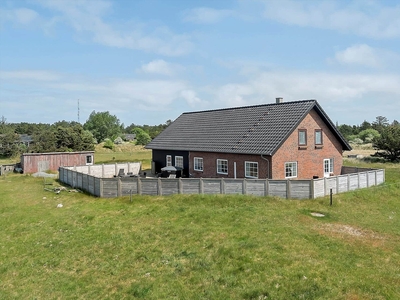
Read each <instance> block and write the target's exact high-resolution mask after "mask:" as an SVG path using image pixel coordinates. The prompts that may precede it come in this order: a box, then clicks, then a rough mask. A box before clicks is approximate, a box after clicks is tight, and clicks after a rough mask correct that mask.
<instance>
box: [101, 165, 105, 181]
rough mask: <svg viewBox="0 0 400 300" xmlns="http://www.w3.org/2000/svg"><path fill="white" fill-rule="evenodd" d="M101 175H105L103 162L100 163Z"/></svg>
mask: <svg viewBox="0 0 400 300" xmlns="http://www.w3.org/2000/svg"><path fill="white" fill-rule="evenodd" d="M101 177H103V178H104V177H105V172H104V164H102V165H101Z"/></svg>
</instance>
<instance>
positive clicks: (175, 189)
mask: <svg viewBox="0 0 400 300" xmlns="http://www.w3.org/2000/svg"><path fill="white" fill-rule="evenodd" d="M159 182H161V194H162V195H173V194H179V179H173V180H171V179H168V178H162V179H160V181H159Z"/></svg>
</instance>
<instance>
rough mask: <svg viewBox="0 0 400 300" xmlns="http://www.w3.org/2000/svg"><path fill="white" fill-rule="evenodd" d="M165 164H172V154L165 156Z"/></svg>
mask: <svg viewBox="0 0 400 300" xmlns="http://www.w3.org/2000/svg"><path fill="white" fill-rule="evenodd" d="M165 166H166V167H169V166H172V155H167V156H166V157H165Z"/></svg>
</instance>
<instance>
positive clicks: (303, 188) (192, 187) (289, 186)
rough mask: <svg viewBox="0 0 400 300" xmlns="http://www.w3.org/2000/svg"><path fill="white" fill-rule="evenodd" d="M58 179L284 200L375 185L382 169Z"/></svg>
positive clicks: (63, 173) (87, 187) (117, 192)
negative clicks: (274, 176) (320, 174)
mask: <svg viewBox="0 0 400 300" xmlns="http://www.w3.org/2000/svg"><path fill="white" fill-rule="evenodd" d="M59 179H60V181H61V182H63V183H65V184H68V185H70V186H72V187H73V188H78V189H80V190H83V191H85V192H88V193H90V194H92V195H95V196H98V197H104V198H112V197H118V196H127V195H130V194H138V195H172V194H244V195H257V196H278V197H281V198H287V199H314V198H317V197H322V196H324V195H328V194H329V192H330V189H331V188H332V189H333V193H341V192H346V191H350V190H354V189H357V188H364V187H369V186H373V185H378V184H381V183H383V182H384V180H385V173H384V170H369V171H366V172H361V173H356V174H347V175H340V176H335V177H329V178H322V179H311V180H271V179H227V178H176V179H172V178H140V177H115V178H98V177H95V176H93V175H89V174H83V173H79V172H77V171H74V170H72V169H70V168H64V167H61V168H60V174H59Z"/></svg>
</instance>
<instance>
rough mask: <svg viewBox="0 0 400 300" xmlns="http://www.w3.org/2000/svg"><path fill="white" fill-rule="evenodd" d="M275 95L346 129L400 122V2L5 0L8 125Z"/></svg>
mask: <svg viewBox="0 0 400 300" xmlns="http://www.w3.org/2000/svg"><path fill="white" fill-rule="evenodd" d="M277 97H283V99H284V101H296V100H304V99H316V100H318V102H319V104H320V105H321V106H322V108H323V109H324V110H325V112H326V113H327V114H328V116H329V117H330V119H331V120H332V121H333V122H334V123H338V124H348V125H359V124H361V123H362V122H363V121H364V120H367V121H368V122H373V121H375V119H376V117H377V116H385V117H386V118H388V119H389V121H390V122H392V121H393V120H398V121H400V2H399V1H384V0H379V1H374V0H355V1H351V0H346V1H340V0H337V1H324V0H321V1H316V0H315V1H313V0H308V1H301V0H298V1H292V0H279V1H278V0H277V1H275V0H237V1H235V0H219V1H218V0H213V1H208V0H202V1H197V0H190V1H186V0H132V1H131V0H114V1H111V0H87V1H86V0H79V1H75V0H2V1H0V116H3V117H5V118H6V121H7V122H8V123H20V122H29V123H49V124H52V123H54V122H57V121H62V120H65V121H79V122H80V123H82V124H84V123H85V122H86V121H87V119H88V118H89V115H90V114H91V113H92V112H93V111H95V112H105V111H108V112H109V113H110V114H112V115H115V116H117V117H118V119H119V120H120V122H121V123H123V124H124V125H125V127H126V126H129V125H131V124H137V125H145V124H147V125H158V124H163V123H165V122H166V121H167V120H174V119H176V118H177V117H178V116H179V115H180V114H182V113H184V112H191V111H200V110H208V109H220V108H227V107H236V106H247V105H258V104H268V103H274V102H275V98H277Z"/></svg>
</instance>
